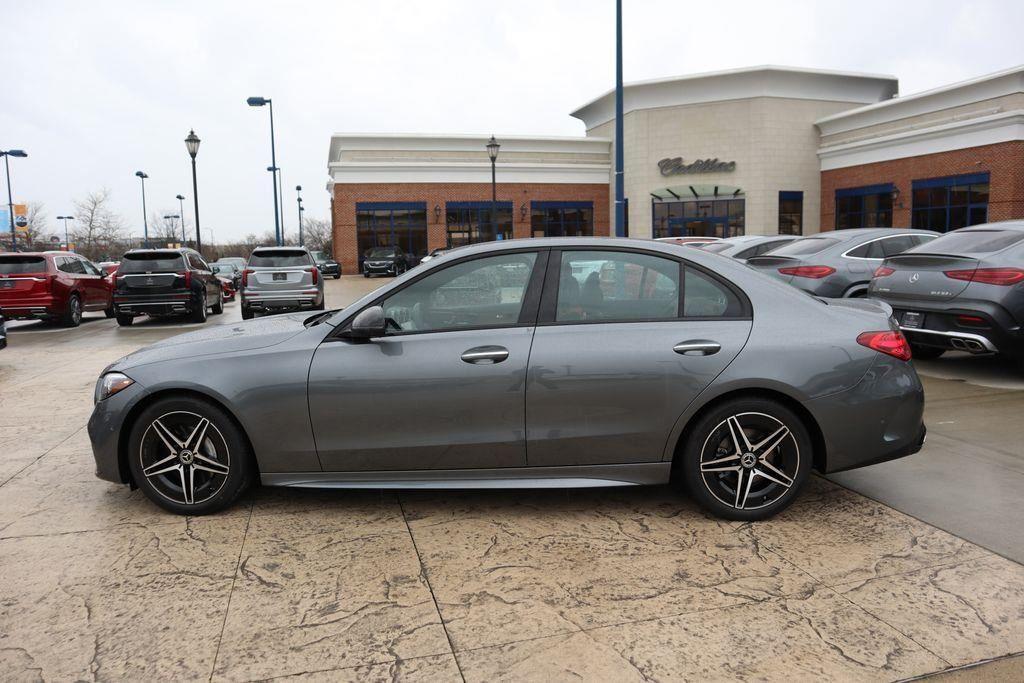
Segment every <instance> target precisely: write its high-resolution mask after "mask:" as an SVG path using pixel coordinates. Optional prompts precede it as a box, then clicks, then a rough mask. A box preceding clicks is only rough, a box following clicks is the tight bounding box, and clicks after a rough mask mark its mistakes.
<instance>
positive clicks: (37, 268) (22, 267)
mask: <svg viewBox="0 0 1024 683" xmlns="http://www.w3.org/2000/svg"><path fill="white" fill-rule="evenodd" d="M45 272H46V259H44V258H43V257H42V256H0V273H3V274H4V275H18V274H21V273H45Z"/></svg>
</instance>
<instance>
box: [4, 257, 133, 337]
mask: <svg viewBox="0 0 1024 683" xmlns="http://www.w3.org/2000/svg"><path fill="white" fill-rule="evenodd" d="M113 295H114V278H113V276H111V275H109V274H108V273H105V272H103V271H102V270H100V269H99V268H97V267H96V266H94V265H93V264H92V263H91V262H89V261H87V260H86V259H84V258H82V257H81V256H79V255H78V254H71V253H68V252H65V251H43V252H27V253H25V252H22V253H6V254H0V309H3V312H4V317H5V318H7V319H8V320H54V321H58V322H60V324H62V325H65V326H67V327H77V326H78V324H79V323H80V322H82V313H83V312H84V311H104V312H105V313H106V314H107V317H108V318H110V317H113V315H114V307H113Z"/></svg>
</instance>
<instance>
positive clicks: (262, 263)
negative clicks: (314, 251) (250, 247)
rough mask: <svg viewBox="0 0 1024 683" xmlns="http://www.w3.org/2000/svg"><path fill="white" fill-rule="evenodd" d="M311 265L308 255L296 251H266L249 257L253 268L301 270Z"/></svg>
mask: <svg viewBox="0 0 1024 683" xmlns="http://www.w3.org/2000/svg"><path fill="white" fill-rule="evenodd" d="M311 263H312V260H310V258H309V254H308V253H306V252H305V251H298V250H296V249H264V250H262V251H254V252H253V253H252V255H251V256H250V257H249V265H250V266H252V267H253V268H295V267H299V268H301V267H303V266H308V265H310V264H311Z"/></svg>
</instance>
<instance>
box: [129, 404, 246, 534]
mask: <svg viewBox="0 0 1024 683" xmlns="http://www.w3.org/2000/svg"><path fill="white" fill-rule="evenodd" d="M129 454H130V463H129V464H130V466H131V470H132V476H133V478H134V480H135V483H136V484H137V485H138V486H139V488H141V489H142V490H143V492H144V493H145V494H146V496H147V497H148V498H149V499H150V500H152V501H153V502H154V503H156V504H157V505H160V506H161V507H163V508H166V509H168V510H171V511H172V512H178V513H184V514H206V513H209V512H216V511H218V510H221V509H223V508H225V507H227V506H228V505H230V504H231V503H232V502H234V500H235V499H236V498H237V497H238V495H239V494H240V493H241V492H242V490H244V488H245V487H246V486H247V485H248V483H249V479H250V471H251V465H250V456H249V453H248V448H247V444H246V441H245V439H244V438H242V436H241V434H240V432H239V430H238V428H237V427H236V426H235V424H234V422H233V421H232V420H231V419H230V418H229V417H228V416H227V415H226V414H224V412H223V411H222V410H220V409H219V408H217V407H216V406H214V405H211V404H207V403H206V402H204V401H199V400H195V399H191V398H183V399H165V400H162V401H158V402H157V403H155V404H154V405H153V406H151V407H150V408H149V409H147V410H145V411H143V413H142V415H140V417H139V421H138V422H137V423H136V424H135V426H134V428H133V430H132V437H131V442H130V451H129Z"/></svg>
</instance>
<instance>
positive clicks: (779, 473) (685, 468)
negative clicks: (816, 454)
mask: <svg viewBox="0 0 1024 683" xmlns="http://www.w3.org/2000/svg"><path fill="white" fill-rule="evenodd" d="M811 451H812V448H811V439H810V435H809V434H808V432H807V428H806V427H805V426H804V424H803V422H802V421H801V419H800V418H799V417H798V416H797V415H796V414H794V413H793V411H791V410H790V409H789V408H787V407H786V406H784V405H782V404H781V403H777V402H776V401H771V400H768V399H760V398H749V399H735V400H731V401H727V402H725V403H723V404H722V405H720V406H718V407H716V408H715V409H713V410H711V411H710V412H708V413H707V414H705V415H704V416H703V417H701V418H700V419H699V421H698V422H697V424H696V425H695V426H694V428H693V430H692V431H691V433H690V437H689V438H688V439H687V441H686V444H685V445H684V447H683V451H682V453H681V454H680V456H679V457H680V458H681V461H680V462H678V465H679V466H681V469H682V475H683V479H684V481H685V483H686V487H687V489H688V490H689V491H690V494H691V495H692V496H693V498H694V499H695V500H696V501H697V502H698V503H699V504H700V505H701V507H703V508H704V509H706V510H708V511H709V512H711V513H712V514H714V515H716V516H718V517H724V518H726V519H735V520H742V521H755V520H759V519H766V518H768V517H771V516H772V515H774V514H776V513H777V512H779V511H781V510H783V509H784V508H786V507H787V506H788V505H789V504H790V503H792V502H793V500H794V499H795V498H796V496H797V494H798V492H799V490H800V489H801V487H802V486H803V485H804V482H805V481H806V480H807V477H808V476H809V475H810V471H811V461H812V452H811Z"/></svg>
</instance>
